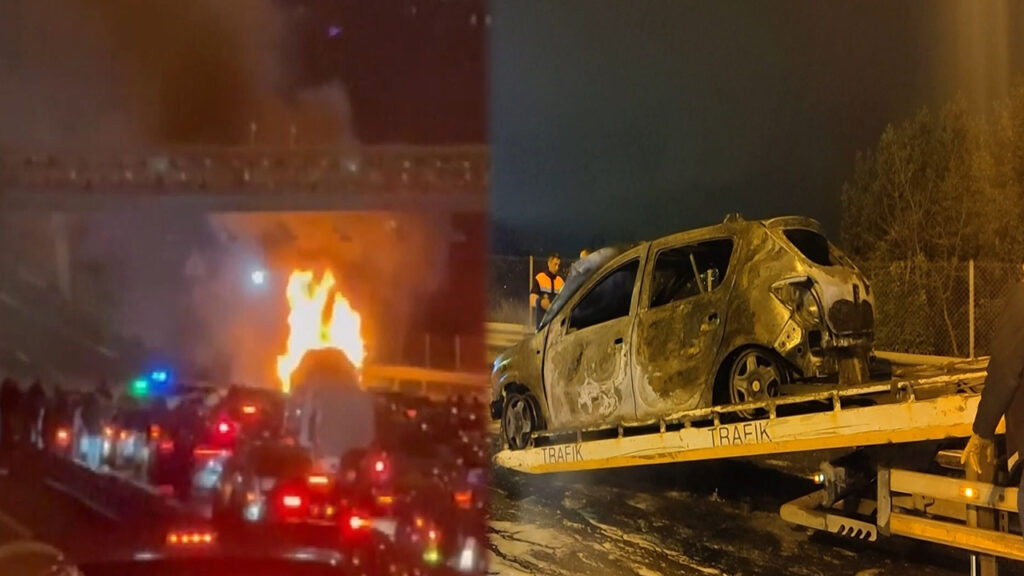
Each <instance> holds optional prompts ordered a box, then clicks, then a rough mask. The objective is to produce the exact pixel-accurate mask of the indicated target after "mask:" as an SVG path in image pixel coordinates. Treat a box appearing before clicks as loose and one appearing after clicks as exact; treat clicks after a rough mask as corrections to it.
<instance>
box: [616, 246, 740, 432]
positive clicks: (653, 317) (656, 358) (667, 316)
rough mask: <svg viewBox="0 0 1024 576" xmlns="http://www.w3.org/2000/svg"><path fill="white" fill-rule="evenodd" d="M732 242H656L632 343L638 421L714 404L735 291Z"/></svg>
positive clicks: (641, 296)
mask: <svg viewBox="0 0 1024 576" xmlns="http://www.w3.org/2000/svg"><path fill="white" fill-rule="evenodd" d="M733 245H734V241H733V239H731V238H718V239H709V240H702V241H698V242H690V243H687V242H685V240H684V239H680V238H678V237H669V238H665V239H663V240H659V241H658V242H655V243H654V244H653V245H652V247H651V257H650V258H648V266H647V276H648V278H649V280H648V281H647V282H645V283H644V286H643V290H642V292H641V295H640V298H639V300H640V302H639V310H638V312H637V318H636V326H635V328H634V338H633V342H634V344H633V346H634V349H633V355H632V358H633V386H634V395H635V397H636V404H637V418H638V420H652V419H657V418H660V417H663V416H666V415H668V414H671V413H673V412H678V411H680V410H689V409H692V408H697V407H699V406H700V404H701V399H702V398H707V397H710V394H707V395H706V394H705V393H706V392H708V391H709V390H710V388H711V386H712V384H713V382H712V381H713V380H714V373H715V370H716V368H717V367H716V366H715V365H714V364H715V359H716V358H717V356H718V348H719V346H720V344H721V342H722V334H723V330H724V326H725V321H726V318H725V314H726V311H727V309H728V306H727V305H728V297H729V292H730V288H731V284H732V282H731V280H732V278H731V276H730V275H729V274H728V270H729V261H730V259H731V257H732V253H733Z"/></svg>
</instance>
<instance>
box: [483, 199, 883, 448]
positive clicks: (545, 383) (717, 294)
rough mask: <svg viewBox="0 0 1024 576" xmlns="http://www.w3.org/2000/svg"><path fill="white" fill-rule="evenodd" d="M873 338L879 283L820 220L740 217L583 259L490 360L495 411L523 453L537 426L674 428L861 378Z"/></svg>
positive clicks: (546, 428) (510, 443)
mask: <svg viewBox="0 0 1024 576" xmlns="http://www.w3.org/2000/svg"><path fill="white" fill-rule="evenodd" d="M873 330H874V310H873V298H872V295H871V287H870V285H869V284H868V282H867V280H866V279H865V278H864V276H863V275H862V274H861V273H860V271H859V270H857V268H856V267H855V266H854V265H853V263H851V262H850V260H849V259H848V258H846V257H845V256H844V255H843V254H842V253H841V252H840V251H839V250H838V249H837V248H836V247H835V246H833V245H832V244H831V243H830V242H829V241H828V240H827V239H826V238H825V235H824V233H823V229H822V227H821V225H820V224H819V223H818V222H816V221H814V220H810V219H807V218H801V217H783V218H774V219H771V220H763V221H745V220H743V219H742V218H740V217H739V216H731V217H729V218H726V220H725V221H724V222H723V223H722V224H719V225H716V226H711V227H707V228H701V229H698V230H692V231H688V232H681V233H678V234H674V235H671V236H667V237H664V238H661V239H659V240H655V241H653V242H645V243H641V244H637V245H633V246H627V247H621V248H606V249H603V250H599V251H597V252H595V253H593V254H591V255H590V256H588V257H587V258H586V260H585V261H584V262H583V265H582V266H580V267H579V272H577V273H576V274H574V275H573V276H571V277H570V278H569V280H568V281H567V283H566V286H565V288H564V289H563V291H562V292H561V294H559V296H558V297H557V298H556V299H555V300H554V302H552V305H551V306H550V308H549V309H548V311H547V313H546V314H545V317H544V318H543V320H542V321H541V324H540V327H539V328H538V331H537V333H536V334H534V335H532V336H530V337H527V338H526V339H525V340H524V341H522V342H520V343H519V344H518V345H516V346H514V347H513V348H511V349H509V350H507V351H505V352H504V353H503V354H501V355H500V356H499V357H498V358H497V359H496V360H495V362H494V370H493V374H492V387H493V390H492V404H491V416H492V418H493V419H495V420H498V419H500V420H501V427H502V433H503V440H504V442H505V443H506V444H507V445H508V446H509V447H510V448H512V449H521V448H525V447H527V446H528V445H529V444H530V442H531V441H532V440H531V438H532V436H533V434H534V433H535V432H541V431H547V432H562V431H565V432H570V431H580V430H597V429H606V428H615V427H617V426H619V425H623V426H633V425H644V424H653V423H657V422H659V421H669V422H672V421H677V420H678V419H679V418H680V417H681V413H682V412H685V411H689V410H693V409H697V408H706V407H709V406H712V405H722V404H733V403H742V402H749V401H756V400H763V399H766V398H768V397H770V396H775V395H778V394H779V392H780V388H781V387H783V386H784V385H787V384H789V383H791V382H794V381H800V382H809V383H813V382H815V381H823V380H834V379H835V378H836V377H837V376H838V377H840V378H839V379H840V381H841V382H844V383H857V382H860V381H862V380H863V379H864V378H866V376H867V363H868V357H869V355H870V354H871V348H872V339H873ZM753 414H754V412H753V410H751V411H747V412H741V413H740V415H741V416H744V417H750V416H752V415H753Z"/></svg>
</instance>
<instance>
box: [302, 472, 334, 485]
mask: <svg viewBox="0 0 1024 576" xmlns="http://www.w3.org/2000/svg"><path fill="white" fill-rule="evenodd" d="M330 481H331V479H330V478H328V477H327V476H324V475H323V474H311V475H310V476H309V477H308V478H306V482H307V483H308V484H309V485H310V486H327V485H328V484H329V483H330Z"/></svg>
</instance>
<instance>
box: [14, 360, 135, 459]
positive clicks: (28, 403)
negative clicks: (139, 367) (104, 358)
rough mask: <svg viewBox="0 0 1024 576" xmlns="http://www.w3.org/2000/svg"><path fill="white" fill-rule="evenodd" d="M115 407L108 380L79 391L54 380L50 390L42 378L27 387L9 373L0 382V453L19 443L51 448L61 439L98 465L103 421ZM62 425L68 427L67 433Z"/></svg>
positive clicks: (31, 446) (104, 421) (31, 447)
mask: <svg viewBox="0 0 1024 576" xmlns="http://www.w3.org/2000/svg"><path fill="white" fill-rule="evenodd" d="M122 398H123V400H128V399H129V398H128V397H127V396H125V395H122ZM119 400H121V399H119ZM123 400H122V401H123ZM116 410H117V406H116V405H115V395H114V394H113V392H112V391H111V389H110V387H109V386H108V385H107V383H106V382H102V381H101V382H99V383H98V384H97V385H96V386H95V387H93V388H92V389H88V390H85V391H80V392H74V391H70V390H66V389H64V388H62V387H61V386H59V385H55V386H53V387H52V390H50V391H49V392H48V391H47V390H46V388H45V387H44V386H43V383H42V382H41V381H40V380H38V379H37V380H35V381H34V382H32V384H31V385H29V386H28V387H27V388H24V389H23V388H22V386H21V384H19V383H18V381H17V380H15V379H13V378H5V379H4V380H3V382H2V384H0V453H2V455H3V457H4V458H5V459H6V458H9V456H10V455H11V454H12V453H13V452H14V451H15V450H16V449H20V448H29V449H34V450H49V449H52V448H55V447H57V446H58V445H59V444H61V443H63V444H65V445H67V446H69V447H70V448H71V454H72V456H73V457H75V458H76V459H80V460H82V461H83V462H84V463H85V464H87V465H88V466H90V467H92V468H94V469H96V468H99V467H100V464H101V455H102V445H103V430H104V426H105V424H106V423H107V422H108V421H109V420H110V419H111V418H112V417H113V415H114V413H115V412H116ZM60 430H64V431H66V432H65V436H64V437H63V438H60V437H59V435H58V431H60Z"/></svg>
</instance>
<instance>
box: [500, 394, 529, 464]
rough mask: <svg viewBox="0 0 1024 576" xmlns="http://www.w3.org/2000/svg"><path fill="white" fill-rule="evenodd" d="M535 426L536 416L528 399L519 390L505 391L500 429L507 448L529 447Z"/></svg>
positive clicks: (520, 448) (519, 448)
mask: <svg viewBox="0 0 1024 576" xmlns="http://www.w3.org/2000/svg"><path fill="white" fill-rule="evenodd" d="M536 427H537V417H536V415H535V414H534V411H533V404H532V403H531V402H530V399H529V398H527V397H526V395H524V394H520V393H519V392H507V393H506V395H505V408H504V410H502V414H501V431H502V435H503V436H504V437H505V444H506V445H508V447H509V449H511V450H522V449H524V448H529V447H531V446H532V445H533V432H534V431H535V429H536Z"/></svg>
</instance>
